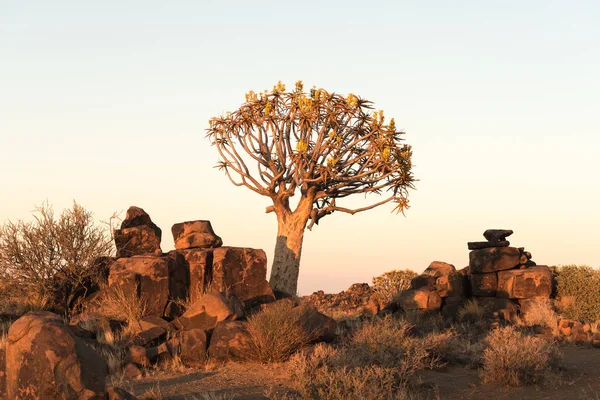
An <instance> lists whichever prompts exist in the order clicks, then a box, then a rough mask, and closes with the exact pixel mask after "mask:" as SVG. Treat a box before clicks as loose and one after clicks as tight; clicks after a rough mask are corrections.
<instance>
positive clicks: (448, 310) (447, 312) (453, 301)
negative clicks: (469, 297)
mask: <svg viewBox="0 0 600 400" xmlns="http://www.w3.org/2000/svg"><path fill="white" fill-rule="evenodd" d="M443 300H444V302H443V305H442V315H444V316H445V317H447V318H453V319H454V318H457V317H458V312H459V310H460V309H461V308H462V306H463V304H464V302H465V298H464V297H462V296H457V297H446V298H445V299H443Z"/></svg>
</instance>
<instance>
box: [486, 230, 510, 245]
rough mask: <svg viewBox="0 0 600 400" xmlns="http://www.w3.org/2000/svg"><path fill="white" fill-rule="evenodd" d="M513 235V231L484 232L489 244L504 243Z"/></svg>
mask: <svg viewBox="0 0 600 400" xmlns="http://www.w3.org/2000/svg"><path fill="white" fill-rule="evenodd" d="M512 234H513V231H512V230H510V229H488V230H486V231H485V232H483V237H484V238H485V239H486V240H487V241H488V242H502V241H505V240H506V237H507V236H510V235H512Z"/></svg>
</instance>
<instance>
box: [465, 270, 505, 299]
mask: <svg viewBox="0 0 600 400" xmlns="http://www.w3.org/2000/svg"><path fill="white" fill-rule="evenodd" d="M469 278H470V281H471V294H472V295H473V296H482V297H486V296H488V297H495V296H496V291H497V290H498V277H497V275H496V274H495V273H491V274H471V275H470V277H469Z"/></svg>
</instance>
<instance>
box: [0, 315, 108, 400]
mask: <svg viewBox="0 0 600 400" xmlns="http://www.w3.org/2000/svg"><path fill="white" fill-rule="evenodd" d="M107 373H108V369H107V366H106V363H105V362H104V360H103V359H102V358H101V357H100V355H99V354H98V353H97V352H96V351H95V350H94V349H92V348H91V347H89V346H88V345H87V344H86V343H85V341H84V340H82V339H81V338H79V337H77V336H76V335H75V334H73V333H72V331H71V330H70V329H69V328H68V327H67V326H66V325H65V324H64V323H63V322H62V319H61V318H60V317H59V316H58V315H56V314H52V313H48V312H35V313H28V314H26V315H25V316H23V317H21V318H19V319H18V320H17V321H15V322H14V323H13V324H12V325H11V327H10V329H9V331H8V341H7V344H6V393H7V398H10V399H17V398H32V399H33V398H68V399H90V398H104V395H105V378H106V375H107Z"/></svg>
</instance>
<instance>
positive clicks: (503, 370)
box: [480, 326, 560, 386]
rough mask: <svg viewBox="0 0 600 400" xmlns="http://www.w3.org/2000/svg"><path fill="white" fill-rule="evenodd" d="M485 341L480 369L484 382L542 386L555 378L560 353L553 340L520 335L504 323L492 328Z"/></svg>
mask: <svg viewBox="0 0 600 400" xmlns="http://www.w3.org/2000/svg"><path fill="white" fill-rule="evenodd" d="M485 343H486V345H487V347H486V348H485V349H484V351H483V356H482V363H483V367H482V369H481V370H480V375H481V378H482V380H483V381H484V382H485V383H488V382H496V383H502V384H505V385H508V386H522V385H544V384H547V383H549V382H551V381H552V380H553V379H555V377H556V369H557V367H558V362H559V361H560V353H559V351H558V347H557V346H556V344H554V343H553V342H549V341H547V340H544V339H540V338H536V337H533V336H526V335H523V334H522V333H521V332H519V331H517V330H516V329H515V328H514V327H512V326H507V327H503V328H496V329H494V330H493V331H491V332H490V333H489V334H488V336H487V337H486V339H485Z"/></svg>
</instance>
